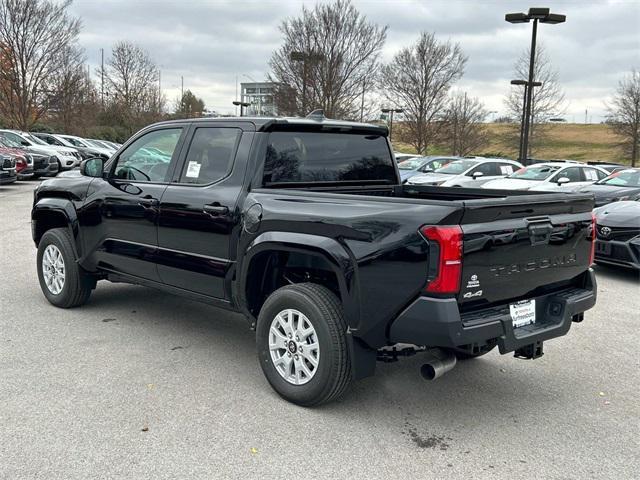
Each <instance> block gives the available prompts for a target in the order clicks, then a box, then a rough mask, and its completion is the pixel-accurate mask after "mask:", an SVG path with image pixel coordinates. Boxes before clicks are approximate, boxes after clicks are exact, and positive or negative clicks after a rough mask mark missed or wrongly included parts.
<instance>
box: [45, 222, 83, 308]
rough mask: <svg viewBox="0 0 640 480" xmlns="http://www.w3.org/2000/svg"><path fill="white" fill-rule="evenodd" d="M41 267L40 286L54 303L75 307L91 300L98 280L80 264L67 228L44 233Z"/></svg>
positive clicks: (63, 306)
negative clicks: (92, 291) (90, 297)
mask: <svg viewBox="0 0 640 480" xmlns="http://www.w3.org/2000/svg"><path fill="white" fill-rule="evenodd" d="M37 267H38V280H39V281H40V288H41V289H42V293H44V296H45V297H46V298H47V300H48V301H49V303H51V304H52V305H55V306H56V307H61V308H72V307H77V306H79V305H82V304H84V303H86V301H87V300H89V296H90V295H91V290H92V289H93V286H94V285H95V283H94V282H95V281H94V280H93V279H92V277H91V276H90V275H89V274H88V273H87V272H85V271H84V270H83V269H82V267H81V266H80V265H78V263H77V259H76V255H75V250H74V248H73V243H72V239H71V235H70V234H69V231H68V230H67V229H66V228H54V229H51V230H48V231H46V232H45V234H44V235H43V236H42V238H41V239H40V243H39V244H38V256H37Z"/></svg>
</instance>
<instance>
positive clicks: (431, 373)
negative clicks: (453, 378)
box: [420, 348, 457, 380]
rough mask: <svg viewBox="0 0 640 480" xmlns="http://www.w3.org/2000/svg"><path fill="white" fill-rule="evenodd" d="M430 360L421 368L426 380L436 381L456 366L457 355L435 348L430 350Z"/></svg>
mask: <svg viewBox="0 0 640 480" xmlns="http://www.w3.org/2000/svg"><path fill="white" fill-rule="evenodd" d="M427 355H428V356H429V360H428V361H427V363H425V364H424V365H422V367H421V368H420V374H421V375H422V376H423V377H424V378H425V380H435V379H436V378H440V377H441V376H442V375H444V374H445V373H447V372H448V371H449V370H451V369H452V368H453V367H455V366H456V360H457V359H456V355H455V353H453V352H450V351H448V350H442V349H441V348H433V349H431V350H428V352H427Z"/></svg>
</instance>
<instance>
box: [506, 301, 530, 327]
mask: <svg viewBox="0 0 640 480" xmlns="http://www.w3.org/2000/svg"><path fill="white" fill-rule="evenodd" d="M509 310H510V311H511V320H512V321H513V328H518V327H524V326H525V325H530V324H532V323H536V301H535V300H521V301H520V302H517V303H512V304H510V305H509Z"/></svg>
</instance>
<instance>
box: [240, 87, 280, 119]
mask: <svg viewBox="0 0 640 480" xmlns="http://www.w3.org/2000/svg"><path fill="white" fill-rule="evenodd" d="M273 88H274V84H273V83H272V82H251V83H241V84H240V101H242V102H246V103H248V104H250V105H249V106H248V107H247V108H246V110H245V112H244V114H245V115H246V116H251V117H255V116H258V117H259V116H269V117H271V116H276V115H277V114H278V112H277V111H276V106H275V103H274V101H273Z"/></svg>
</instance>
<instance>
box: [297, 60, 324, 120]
mask: <svg viewBox="0 0 640 480" xmlns="http://www.w3.org/2000/svg"><path fill="white" fill-rule="evenodd" d="M289 58H290V59H291V60H293V61H294V62H302V113H303V115H306V114H307V70H308V69H307V63H308V62H310V61H312V62H313V61H315V62H319V61H320V60H323V59H324V55H322V54H321V53H316V52H298V51H294V52H291V53H290V54H289Z"/></svg>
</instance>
